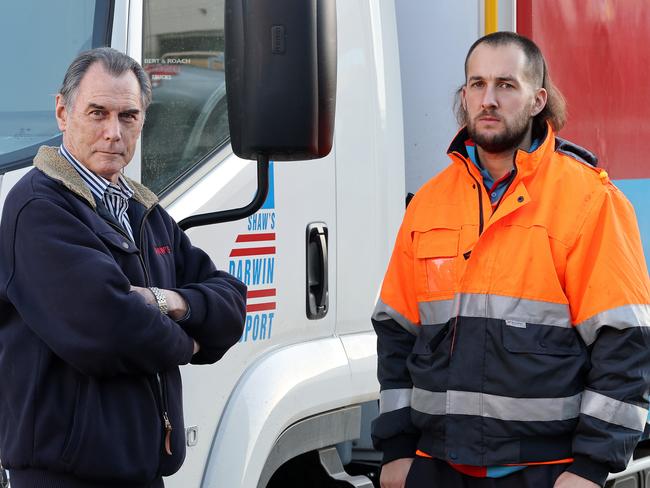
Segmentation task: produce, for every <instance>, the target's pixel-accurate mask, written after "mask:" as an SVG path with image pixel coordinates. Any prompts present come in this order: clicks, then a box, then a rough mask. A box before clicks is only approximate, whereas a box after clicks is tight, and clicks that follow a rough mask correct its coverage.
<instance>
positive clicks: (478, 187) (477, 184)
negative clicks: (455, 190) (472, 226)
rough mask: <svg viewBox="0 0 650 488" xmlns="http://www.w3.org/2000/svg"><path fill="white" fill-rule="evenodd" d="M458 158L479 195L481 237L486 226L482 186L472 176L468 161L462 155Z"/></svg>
mask: <svg viewBox="0 0 650 488" xmlns="http://www.w3.org/2000/svg"><path fill="white" fill-rule="evenodd" d="M457 156H458V157H459V158H460V160H461V161H462V162H463V164H464V165H465V169H466V170H467V174H468V175H469V176H470V177H471V178H472V179H473V180H474V183H475V184H476V192H477V193H478V235H479V237H480V236H481V234H483V226H484V219H483V192H482V191H481V188H482V186H481V184H480V183H479V182H478V180H477V179H476V177H475V176H474V175H473V174H472V172H471V171H470V170H469V166H468V165H467V161H465V159H463V157H461V156H460V154H457Z"/></svg>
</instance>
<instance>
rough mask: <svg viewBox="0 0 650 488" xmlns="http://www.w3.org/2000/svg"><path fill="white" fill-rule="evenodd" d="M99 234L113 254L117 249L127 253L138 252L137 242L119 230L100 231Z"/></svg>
mask: <svg viewBox="0 0 650 488" xmlns="http://www.w3.org/2000/svg"><path fill="white" fill-rule="evenodd" d="M97 236H98V237H99V238H100V239H101V240H102V242H103V243H104V244H105V245H106V247H108V248H109V249H110V251H111V252H112V253H113V254H114V253H115V251H119V252H121V253H125V254H136V253H137V252H138V248H137V246H136V245H135V243H134V242H133V241H132V240H131V239H129V238H128V237H126V236H124V235H122V234H120V233H119V232H117V231H109V232H101V233H98V234H97Z"/></svg>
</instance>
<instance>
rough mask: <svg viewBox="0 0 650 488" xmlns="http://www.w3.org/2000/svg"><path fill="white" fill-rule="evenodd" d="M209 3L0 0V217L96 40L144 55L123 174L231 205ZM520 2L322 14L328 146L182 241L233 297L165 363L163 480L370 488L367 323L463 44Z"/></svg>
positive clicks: (374, 395) (246, 177)
mask: <svg viewBox="0 0 650 488" xmlns="http://www.w3.org/2000/svg"><path fill="white" fill-rule="evenodd" d="M305 1H307V3H308V4H310V5H314V8H316V7H315V6H316V5H317V4H319V3H328V4H333V3H334V0H305ZM242 2H243V3H248V4H250V5H249V6H251V5H254V4H255V1H253V0H248V2H246V0H242ZM224 3H225V1H224V0H184V1H183V2H175V1H173V0H58V1H57V2H48V1H45V0H40V1H39V0H20V1H18V0H8V1H5V2H3V3H2V5H1V6H0V38H1V39H2V45H3V46H5V49H4V63H3V64H4V66H5V70H4V73H3V76H2V78H0V87H2V93H3V94H4V96H3V99H2V100H1V101H0V208H1V207H2V203H3V201H4V199H5V198H6V195H7V192H8V191H9V189H10V188H11V187H12V186H13V184H15V182H16V181H17V180H18V179H19V178H20V177H21V176H22V175H24V174H25V173H26V172H27V171H28V170H29V167H30V165H31V160H32V158H33V156H34V155H35V153H36V149H37V148H38V146H40V145H41V144H49V145H58V144H60V142H61V135H60V133H59V132H58V129H57V127H56V122H55V119H54V116H53V115H54V114H53V108H54V94H55V93H56V92H57V90H58V86H59V84H60V82H61V80H62V78H63V72H64V70H65V67H66V66H67V65H68V64H69V62H70V61H71V60H72V59H73V58H74V56H75V55H76V54H77V53H78V52H80V51H82V50H84V49H88V48H91V47H96V46H102V45H109V46H112V47H114V48H116V49H119V50H121V51H123V52H126V53H127V54H129V55H130V56H132V57H133V58H135V59H138V60H141V62H142V64H143V66H144V68H145V70H146V71H147V72H148V73H149V75H150V77H151V80H152V84H153V93H154V95H153V103H152V106H151V107H150V109H149V111H148V113H147V121H146V124H145V128H144V131H143V134H142V137H141V141H140V143H139V145H138V148H137V151H136V154H135V157H134V159H133V161H132V162H131V163H130V165H129V166H128V167H127V168H126V174H127V175H128V176H130V177H131V178H133V179H135V180H137V181H141V182H142V183H144V184H145V185H147V186H149V187H150V188H152V189H153V190H154V191H155V192H157V193H158V194H159V196H160V199H161V203H162V205H163V206H165V207H166V208H167V210H168V211H169V212H170V213H171V215H172V216H173V217H174V218H175V219H176V220H177V221H179V222H184V223H185V224H186V225H187V223H188V222H192V221H191V220H186V219H188V218H190V217H193V216H196V215H197V214H204V213H208V212H215V211H219V210H222V209H227V208H235V207H241V206H242V205H245V204H246V203H248V202H249V201H250V199H251V197H252V196H253V194H254V193H255V192H256V169H255V164H254V163H252V162H249V161H245V160H242V159H240V158H238V157H237V156H235V155H234V154H233V151H232V147H231V144H230V136H229V129H228V123H227V121H228V117H227V106H226V105H227V103H226V92H225V75H224V63H225V58H224V44H225V33H224ZM258 3H260V4H262V3H264V0H258ZM520 3H525V2H521V1H516V0H499V1H496V0H462V1H453V2H452V1H451V0H444V1H441V2H431V1H427V0H408V1H404V2H393V1H390V0H339V1H338V2H336V20H337V27H336V39H337V46H338V48H337V57H338V69H337V92H336V118H335V124H334V126H335V131H334V144H333V148H332V150H331V152H330V153H329V155H328V156H327V157H325V158H323V159H319V160H314V161H307V162H279V161H278V162H272V163H271V165H270V168H269V170H268V174H269V191H268V196H267V197H266V198H265V199H264V202H263V205H262V206H261V208H260V209H259V210H257V211H256V212H255V213H254V214H253V215H250V216H248V217H247V218H245V219H241V220H237V221H232V222H226V223H221V224H218V225H201V226H196V227H192V228H189V229H188V231H187V232H188V234H189V235H190V237H191V239H192V241H193V242H194V243H195V244H196V245H198V246H199V247H201V248H203V249H204V250H206V251H207V252H208V253H209V254H210V255H211V257H212V259H213V260H214V261H215V263H217V265H218V266H219V267H221V268H222V269H225V270H228V271H229V272H230V273H232V274H233V275H235V276H237V277H238V278H240V279H241V280H243V281H244V282H246V284H247V285H248V287H249V294H248V305H247V317H246V325H245V330H244V333H243V335H242V338H241V339H240V341H239V344H237V345H236V346H234V347H233V348H232V349H231V350H230V351H229V352H228V353H227V354H226V356H225V357H224V358H223V359H222V360H221V361H219V362H218V363H217V364H215V365H213V366H200V367H198V366H189V367H185V368H183V369H182V371H183V381H184V395H185V398H184V404H185V423H186V426H187V430H186V437H187V445H188V451H187V458H186V461H185V464H184V466H183V468H182V469H181V470H180V471H179V472H178V473H177V474H176V475H175V476H173V477H171V478H170V479H168V480H167V481H166V485H167V486H169V487H172V488H174V487H177V488H181V487H182V488H187V487H197V488H198V487H201V488H216V487H226V488H235V487H242V488H264V487H269V488H276V487H292V486H295V487H297V486H304V485H307V486H314V487H321V486H322V487H335V486H356V487H365V488H370V487H371V486H373V483H375V484H377V466H378V460H379V453H376V452H374V451H373V450H372V448H371V445H370V440H369V428H370V422H371V420H372V419H373V418H374V416H375V415H376V413H377V399H378V388H379V387H378V383H377V380H376V376H375V375H376V351H375V336H374V332H373V331H372V327H371V324H370V320H369V316H370V314H371V312H372V309H373V304H374V301H375V299H376V295H377V292H378V289H379V286H380V282H381V279H382V276H383V273H384V270H385V268H386V265H387V262H388V258H389V255H390V252H391V249H392V245H393V240H394V235H395V233H396V231H397V227H398V225H399V223H400V221H401V217H402V215H403V211H404V205H405V197H406V194H407V192H409V191H410V192H414V191H415V190H417V188H418V187H419V186H420V185H421V184H422V183H424V181H426V180H427V179H428V178H429V177H431V176H432V175H433V174H435V172H436V171H438V170H440V169H442V168H443V167H444V166H445V165H446V164H447V163H446V156H445V150H446V146H447V144H448V142H449V141H450V140H451V138H452V136H453V134H454V132H455V130H456V126H455V122H454V120H453V116H452V110H451V104H452V98H453V93H454V91H455V89H456V88H457V87H458V86H459V85H460V84H461V83H462V81H463V76H462V74H463V60H464V56H465V53H466V51H467V48H468V47H469V45H470V44H471V42H473V40H475V39H476V38H477V37H479V36H480V35H482V34H483V33H485V32H487V31H490V30H495V29H497V28H501V29H511V30H516V28H517V25H516V22H517V7H518V4H520ZM262 83H263V82H262ZM578 142H579V141H578ZM0 381H1V380H0ZM0 384H1V383H0ZM0 394H1V390H0ZM0 457H1V454H0ZM644 462H645V459H644V458H642V457H641V456H640V459H639V460H637V461H635V463H636V464H635V465H634V466H631V468H630V473H631V474H630V473H625V474H624V475H619V477H618V478H617V480H616V481H615V483H616V486H617V487H619V488H627V487H636V486H638V487H643V486H650V480H648V481H647V480H643V479H642V477H643V476H642V469H643V468H644V467H645V465H644V464H642V463H644ZM343 464H345V465H346V466H345V469H346V470H347V473H346V471H345V470H344V467H343ZM348 473H349V474H348ZM612 483H614V481H612Z"/></svg>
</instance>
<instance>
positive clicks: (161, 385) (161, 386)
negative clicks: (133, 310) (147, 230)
mask: <svg viewBox="0 0 650 488" xmlns="http://www.w3.org/2000/svg"><path fill="white" fill-rule="evenodd" d="M153 208H154V207H150V208H148V209H147V211H146V212H145V214H144V215H143V217H142V223H141V224H140V248H139V250H138V257H139V258H140V263H141V264H142V269H143V270H144V275H145V280H146V284H147V286H149V285H150V284H151V281H150V278H149V272H148V271H147V266H146V263H145V262H144V257H143V256H142V252H141V250H142V249H143V247H144V246H143V243H144V223H145V221H146V220H147V217H148V216H149V214H150V213H151V212H152V210H153ZM156 379H157V380H158V395H159V398H160V406H161V408H162V412H161V416H162V421H163V428H164V429H165V442H164V446H165V454H167V455H169V456H171V454H172V447H171V441H172V430H173V429H172V423H171V422H170V421H169V414H168V413H167V411H168V410H169V406H168V403H167V375H165V374H164V373H156Z"/></svg>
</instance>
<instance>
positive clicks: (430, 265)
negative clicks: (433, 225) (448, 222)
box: [415, 229, 460, 296]
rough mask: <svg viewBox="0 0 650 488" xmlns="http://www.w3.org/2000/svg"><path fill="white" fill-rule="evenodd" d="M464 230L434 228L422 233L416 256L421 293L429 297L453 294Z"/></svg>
mask: <svg viewBox="0 0 650 488" xmlns="http://www.w3.org/2000/svg"><path fill="white" fill-rule="evenodd" d="M459 241H460V229H432V230H429V231H427V232H423V233H420V234H419V237H418V241H417V246H416V250H415V257H416V258H417V261H418V268H419V274H420V280H419V283H420V285H421V288H422V289H421V290H419V291H420V292H423V293H424V294H425V295H429V296H442V295H445V296H446V295H452V294H453V292H454V291H455V289H456V282H457V278H458V270H457V266H458V264H457V261H458V243H459Z"/></svg>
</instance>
